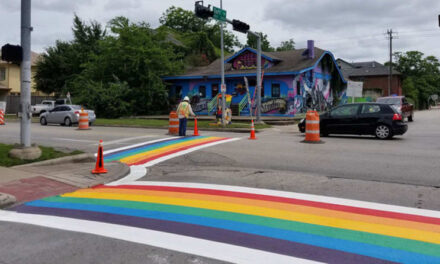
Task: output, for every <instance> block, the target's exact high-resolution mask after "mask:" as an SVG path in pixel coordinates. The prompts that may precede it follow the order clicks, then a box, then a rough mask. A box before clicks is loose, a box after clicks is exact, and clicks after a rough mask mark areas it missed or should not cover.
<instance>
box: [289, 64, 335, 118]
mask: <svg viewBox="0 0 440 264" xmlns="http://www.w3.org/2000/svg"><path fill="white" fill-rule="evenodd" d="M317 70H318V69H315V71H308V72H306V73H303V74H301V75H299V76H297V78H296V79H295V81H294V82H296V83H297V84H299V85H300V86H301V87H300V89H299V90H300V91H301V94H299V95H295V97H294V103H293V105H289V112H290V111H291V110H293V114H296V113H305V112H307V110H308V109H315V110H318V111H326V110H328V109H330V108H331V107H332V105H333V96H332V92H331V89H330V81H329V80H327V78H326V77H325V76H326V75H325V74H322V73H321V72H319V71H317ZM316 75H319V76H320V78H317V77H316Z"/></svg>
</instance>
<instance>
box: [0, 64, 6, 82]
mask: <svg viewBox="0 0 440 264" xmlns="http://www.w3.org/2000/svg"><path fill="white" fill-rule="evenodd" d="M4 80H6V68H3V67H0V81H4Z"/></svg>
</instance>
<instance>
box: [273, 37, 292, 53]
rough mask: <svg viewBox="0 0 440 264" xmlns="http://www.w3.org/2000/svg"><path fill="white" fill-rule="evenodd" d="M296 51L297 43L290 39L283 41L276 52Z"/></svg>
mask: <svg viewBox="0 0 440 264" xmlns="http://www.w3.org/2000/svg"><path fill="white" fill-rule="evenodd" d="M294 49H295V41H293V39H289V40H286V41H282V42H281V44H280V46H279V47H278V48H277V49H276V51H287V50H294Z"/></svg>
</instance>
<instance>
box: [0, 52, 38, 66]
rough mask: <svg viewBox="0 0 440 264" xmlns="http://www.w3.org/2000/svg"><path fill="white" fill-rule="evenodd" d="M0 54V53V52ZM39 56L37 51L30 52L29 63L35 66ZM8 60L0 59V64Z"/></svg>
mask: <svg viewBox="0 0 440 264" xmlns="http://www.w3.org/2000/svg"><path fill="white" fill-rule="evenodd" d="M0 55H1V52H0ZM40 57H41V55H40V54H39V53H36V52H33V51H32V52H31V65H32V66H35V65H37V62H38V60H39V59H40ZM7 63H8V62H6V61H2V60H1V59H0V64H7Z"/></svg>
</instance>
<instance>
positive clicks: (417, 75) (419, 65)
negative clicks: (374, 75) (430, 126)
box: [393, 51, 440, 109]
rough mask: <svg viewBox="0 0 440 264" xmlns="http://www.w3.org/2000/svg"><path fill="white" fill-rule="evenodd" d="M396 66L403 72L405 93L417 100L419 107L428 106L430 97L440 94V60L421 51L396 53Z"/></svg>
mask: <svg viewBox="0 0 440 264" xmlns="http://www.w3.org/2000/svg"><path fill="white" fill-rule="evenodd" d="M394 57H395V58H396V62H395V63H394V64H393V65H394V68H395V69H396V70H397V71H399V72H401V73H402V74H403V78H404V80H403V83H402V89H403V93H404V94H405V95H406V96H408V97H409V98H412V99H413V100H414V101H415V102H416V106H417V108H420V109H425V108H427V107H428V100H429V97H430V96H431V95H433V94H440V62H439V60H438V59H437V58H436V57H434V56H427V57H424V54H423V53H422V52H420V51H408V52H406V53H401V52H396V53H394Z"/></svg>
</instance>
